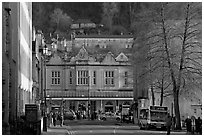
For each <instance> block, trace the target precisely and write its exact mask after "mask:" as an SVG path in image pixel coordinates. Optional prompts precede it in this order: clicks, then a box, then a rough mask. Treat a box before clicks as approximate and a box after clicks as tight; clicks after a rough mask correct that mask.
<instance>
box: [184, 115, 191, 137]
mask: <svg viewBox="0 0 204 137" xmlns="http://www.w3.org/2000/svg"><path fill="white" fill-rule="evenodd" d="M185 123H186V130H187V134H189V133H191V119H190V117H189V116H188V117H187V118H186V120H185Z"/></svg>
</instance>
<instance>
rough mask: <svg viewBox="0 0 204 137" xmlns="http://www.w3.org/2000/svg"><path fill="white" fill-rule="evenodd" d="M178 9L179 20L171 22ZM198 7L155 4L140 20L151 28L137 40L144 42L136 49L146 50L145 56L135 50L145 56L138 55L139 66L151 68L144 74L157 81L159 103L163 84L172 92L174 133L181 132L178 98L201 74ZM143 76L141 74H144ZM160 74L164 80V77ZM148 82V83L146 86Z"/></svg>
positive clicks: (197, 80) (184, 4)
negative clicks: (141, 63) (141, 62)
mask: <svg viewBox="0 0 204 137" xmlns="http://www.w3.org/2000/svg"><path fill="white" fill-rule="evenodd" d="M178 5H180V6H181V17H180V19H179V20H178V19H173V18H172V11H174V8H175V7H177V6H178ZM200 5H201V4H200V3H183V4H182V5H181V4H180V3H158V4H156V5H154V7H152V8H151V9H150V10H149V11H145V13H143V14H142V18H141V22H142V23H143V24H144V23H147V24H148V25H149V26H151V27H149V28H150V29H146V31H145V32H146V34H145V33H143V35H141V34H140V36H139V37H142V39H143V41H145V42H143V43H142V46H141V45H140V46H139V47H141V49H145V48H146V50H145V52H144V51H143V50H141V49H138V48H137V50H140V52H142V53H143V54H144V53H146V54H148V55H146V54H145V55H142V56H143V58H145V59H146V60H143V62H144V64H147V62H148V63H149V64H151V67H149V68H150V69H146V70H147V72H151V75H153V76H154V77H153V78H154V79H151V80H150V81H151V82H154V83H155V81H158V83H159V85H160V88H161V99H162V98H163V94H164V89H165V86H164V83H165V82H167V85H166V88H168V89H169V88H171V89H172V90H171V91H172V93H173V99H174V111H175V116H176V127H177V128H178V129H181V124H180V111H179V95H180V93H181V91H183V90H184V89H186V88H190V87H189V86H188V87H187V85H186V83H187V82H188V83H195V85H199V84H200V82H199V81H200V78H201V72H202V71H201V68H202V66H201V19H200V17H199V16H200V14H199V10H200V8H201V6H200ZM145 16H146V17H145ZM172 19H173V20H172ZM150 22H152V23H150ZM137 32H138V31H137ZM139 44H141V43H139ZM147 47H148V48H147ZM135 54H136V53H135ZM140 58H141V57H140ZM145 61H147V62H145ZM134 62H135V61H134ZM136 64H138V63H137V62H136ZM141 66H142V65H141ZM158 71H160V72H162V73H161V75H158ZM137 72H138V71H137ZM147 72H145V73H146V74H148V73H147ZM164 72H165V74H167V76H165V75H164ZM148 75H149V74H148ZM148 75H147V76H145V77H146V78H147V79H149V78H148ZM168 76H170V79H168ZM158 79H159V80H158ZM193 80H194V81H193ZM151 82H149V84H150V85H151V84H152V83H151ZM149 84H148V85H149ZM188 90H189V91H191V92H192V90H190V89H188ZM160 104H162V102H161V103H160Z"/></svg>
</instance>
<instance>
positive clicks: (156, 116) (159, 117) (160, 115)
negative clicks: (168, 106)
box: [150, 111, 167, 122]
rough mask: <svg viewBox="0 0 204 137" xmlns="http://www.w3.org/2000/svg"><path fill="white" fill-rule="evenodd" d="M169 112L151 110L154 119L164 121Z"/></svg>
mask: <svg viewBox="0 0 204 137" xmlns="http://www.w3.org/2000/svg"><path fill="white" fill-rule="evenodd" d="M166 115H167V112H152V111H150V116H151V120H152V121H156V122H164V121H165V118H166Z"/></svg>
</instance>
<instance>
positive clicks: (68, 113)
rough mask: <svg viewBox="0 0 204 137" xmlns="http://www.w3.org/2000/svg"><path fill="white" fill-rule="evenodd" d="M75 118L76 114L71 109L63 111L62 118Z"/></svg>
mask: <svg viewBox="0 0 204 137" xmlns="http://www.w3.org/2000/svg"><path fill="white" fill-rule="evenodd" d="M74 119H76V114H75V113H74V111H73V110H71V109H69V110H65V111H64V120H74Z"/></svg>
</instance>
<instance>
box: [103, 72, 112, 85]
mask: <svg viewBox="0 0 204 137" xmlns="http://www.w3.org/2000/svg"><path fill="white" fill-rule="evenodd" d="M105 85H114V71H106V72H105Z"/></svg>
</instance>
